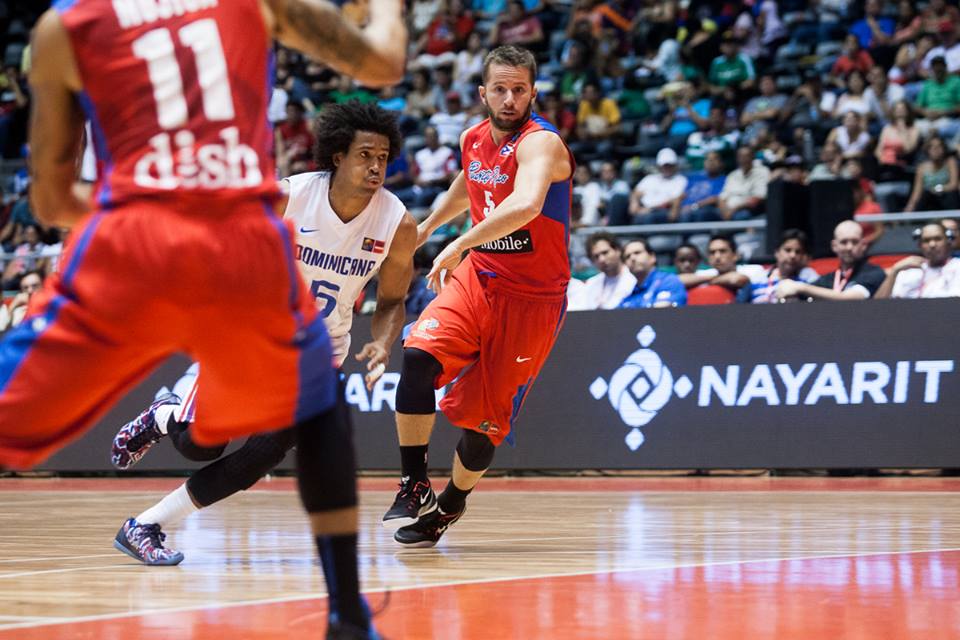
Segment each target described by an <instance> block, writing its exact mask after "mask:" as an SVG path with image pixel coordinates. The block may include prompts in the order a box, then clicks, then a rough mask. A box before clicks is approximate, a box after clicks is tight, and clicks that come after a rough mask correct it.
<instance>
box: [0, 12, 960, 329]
mask: <svg viewBox="0 0 960 640" xmlns="http://www.w3.org/2000/svg"><path fill="white" fill-rule="evenodd" d="M28 4H29V3H28ZM39 4H43V3H39ZM408 9H409V10H408V13H407V16H408V21H409V27H410V33H411V39H410V55H409V57H408V60H409V63H408V73H407V76H406V78H405V81H404V82H403V83H402V84H401V85H400V86H397V87H390V88H386V89H382V90H379V91H375V90H371V89H368V88H366V87H362V86H358V85H357V84H356V83H355V82H353V81H352V80H351V79H350V78H348V77H346V76H343V75H341V74H338V73H336V72H335V71H333V70H332V69H330V68H328V67H326V66H324V65H322V64H319V63H316V62H313V61H310V60H308V59H306V58H304V57H303V56H301V55H300V54H297V53H295V52H293V51H290V50H286V49H283V48H278V50H277V56H276V83H275V86H274V89H273V96H272V100H271V105H270V119H271V120H272V121H273V122H274V124H275V135H276V158H277V165H278V170H279V172H280V174H281V176H284V175H289V174H292V173H298V172H303V171H310V170H312V169H313V168H314V164H313V160H312V157H311V148H312V146H313V143H314V132H313V126H312V122H313V116H314V115H315V114H316V113H317V112H319V111H320V110H322V109H323V107H324V105H325V104H327V103H341V102H345V101H349V100H359V101H361V102H376V103H378V104H379V105H381V106H382V107H384V108H386V109H389V110H392V111H395V112H396V113H397V114H398V116H399V120H400V125H401V129H402V131H403V134H404V140H405V147H404V150H403V153H401V154H400V156H399V157H398V158H397V159H396V160H395V161H394V162H393V163H392V164H391V166H390V168H389V170H388V175H387V178H386V185H387V187H388V188H389V189H391V190H393V191H394V192H395V193H396V194H397V195H398V196H399V197H400V198H401V199H402V200H403V202H404V203H405V204H406V205H407V206H408V208H409V209H410V210H411V211H412V212H413V213H414V214H415V215H418V216H422V215H424V214H425V213H426V212H427V211H429V209H430V207H431V206H432V204H433V202H434V201H435V199H436V198H437V197H438V195H439V194H440V193H442V192H443V191H444V189H446V187H447V186H448V185H449V184H450V181H451V180H452V178H453V177H454V176H455V174H456V172H457V171H458V169H459V150H458V149H457V144H458V140H459V136H460V133H461V132H462V131H464V130H465V129H466V128H467V127H469V126H471V125H472V124H473V123H475V122H479V121H480V120H482V119H483V118H484V117H486V112H485V109H484V107H483V105H482V104H481V103H480V101H479V97H478V92H477V89H476V87H477V84H478V82H479V80H480V73H481V69H482V61H483V57H484V55H485V54H486V52H487V51H488V50H489V49H490V48H492V47H495V46H497V45H500V44H510V43H512V44H520V45H523V46H525V47H528V48H530V49H531V50H532V51H534V52H535V54H536V56H537V58H538V60H539V63H540V66H539V75H538V78H537V87H538V91H539V95H538V98H537V103H536V109H537V110H538V111H539V112H540V113H541V114H542V115H543V116H544V117H545V118H547V119H548V120H549V121H551V122H552V123H553V124H555V125H556V127H557V128H558V130H559V131H560V132H561V135H562V136H563V137H564V139H565V140H566V142H567V144H568V145H569V146H570V148H571V150H572V151H573V153H574V154H575V156H576V160H577V171H576V175H575V180H574V182H575V187H574V203H575V206H574V212H575V217H574V220H573V227H574V228H577V227H583V226H589V227H597V226H599V227H603V226H607V227H617V226H622V225H627V224H650V223H660V224H672V223H682V222H703V223H709V222H715V221H724V220H749V219H754V218H758V217H762V216H763V215H764V214H765V212H766V209H767V198H768V191H769V188H770V185H771V184H772V183H774V182H776V181H785V182H789V183H798V184H810V183H813V182H817V181H823V180H843V181H844V182H843V184H845V185H849V188H850V189H851V190H852V202H853V203H854V204H853V206H854V209H853V210H852V211H850V214H851V216H852V215H854V214H856V213H881V212H897V211H937V210H944V209H954V208H958V207H960V172H958V164H957V157H956V154H957V150H958V144H960V10H958V8H957V6H956V2H955V0H927V1H926V2H911V1H908V0H901V1H899V2H895V1H893V0H890V1H886V2H885V1H884V0H865V1H862V2H861V1H859V0H684V1H682V2H681V1H679V0H411V1H410V3H409V6H408ZM40 10H42V7H40V6H32V7H26V8H24V7H21V6H20V5H19V4H17V5H13V4H11V3H7V2H4V1H3V0H0V34H3V35H2V36H0V44H2V47H3V56H4V57H3V62H4V67H3V74H2V75H0V153H2V156H3V158H4V159H5V161H8V162H9V161H16V160H17V159H21V161H22V160H23V159H24V158H25V157H26V150H25V148H24V142H25V123H26V114H27V112H28V107H29V99H30V94H29V83H28V74H29V66H28V62H27V61H28V59H29V58H28V55H27V42H28V31H29V26H30V25H31V24H32V23H33V21H34V20H35V18H36V16H37V14H38V13H39V11H40ZM342 11H343V12H344V14H345V15H347V16H348V17H350V18H351V19H352V20H354V21H355V22H356V23H357V24H363V22H364V21H365V20H366V14H367V11H368V5H367V3H366V2H363V0H347V1H346V2H344V3H343V4H342ZM17 171H20V173H19V174H18V173H17ZM0 174H2V175H3V176H5V177H4V178H3V182H2V183H0V187H2V189H3V198H4V200H3V205H4V206H3V210H2V213H3V216H2V217H0V220H2V221H3V224H2V225H0V229H2V230H0V244H2V250H3V253H4V256H5V261H4V264H3V271H2V278H3V282H2V284H3V288H4V290H5V291H7V292H8V295H7V299H8V306H9V302H10V299H11V297H15V296H17V295H20V293H21V290H22V287H21V283H22V280H23V279H24V277H25V276H26V274H28V273H37V274H39V275H40V276H41V277H42V276H43V275H45V274H47V273H49V271H50V269H51V268H52V267H53V266H54V265H55V262H56V255H57V254H58V248H59V247H60V246H62V243H61V241H62V238H60V237H59V235H58V233H57V231H56V230H50V229H43V228H40V227H38V226H36V223H35V221H34V220H33V219H32V216H31V215H30V210H29V204H28V203H27V199H26V197H25V196H26V194H27V190H28V185H27V181H26V180H25V179H24V177H23V176H24V174H23V172H22V168H17V167H16V166H14V169H13V170H11V171H4V172H0ZM468 224H469V221H468V220H467V219H466V218H461V219H458V220H455V221H454V222H452V223H450V224H448V225H445V226H444V227H443V228H442V229H441V230H439V231H438V232H437V233H438V235H439V238H435V240H436V241H437V242H438V243H439V241H440V240H442V239H443V238H447V239H449V238H452V237H454V236H456V235H457V234H459V233H461V232H462V231H463V230H464V228H465V227H466V225H468ZM882 230H883V228H882V226H881V225H861V232H862V234H863V237H862V238H861V240H860V244H861V245H862V246H863V247H868V246H869V245H870V244H871V243H872V242H874V241H875V240H876V239H877V237H878V236H879V235H880V234H881V233H882ZM848 231H849V229H848ZM611 239H613V241H612V242H611ZM683 240H684V241H685V240H687V238H683ZM690 240H693V239H692V238H691V239H690ZM699 240H700V241H699V242H693V243H692V244H689V245H687V246H684V247H681V249H683V251H682V252H681V253H683V252H686V253H687V254H688V255H687V256H686V257H685V258H684V259H683V260H681V263H682V264H689V263H690V262H691V260H692V258H693V256H692V254H691V251H692V250H695V251H696V252H697V254H696V255H697V258H698V259H697V261H696V262H697V264H699V266H700V267H706V266H707V265H709V266H710V268H711V269H712V271H710V270H707V269H705V268H701V269H696V268H694V269H692V270H689V269H686V271H687V272H686V273H684V272H681V273H679V274H678V275H677V281H676V282H674V281H673V280H672V279H670V278H662V279H661V278H660V277H659V276H658V275H656V274H657V273H658V269H657V262H656V260H655V259H654V262H653V263H650V260H651V256H653V257H654V258H655V257H656V254H657V253H660V254H661V259H660V266H664V265H665V264H666V263H667V262H668V260H667V256H666V255H663V254H664V252H663V251H662V249H661V248H660V247H657V246H655V243H654V244H651V243H648V242H645V241H640V242H629V243H626V246H624V247H623V254H622V255H621V248H620V247H619V242H617V241H616V240H615V239H614V238H613V237H612V236H611V238H609V239H607V240H604V241H601V242H593V243H591V242H586V243H585V242H584V237H583V236H577V235H576V234H575V235H574V240H573V243H572V246H571V251H572V256H573V259H574V260H573V262H574V265H575V273H576V275H577V276H578V277H579V278H581V279H583V280H585V281H586V282H585V283H584V284H583V285H582V286H581V285H580V284H575V285H574V289H575V290H577V291H589V292H591V293H590V295H589V296H588V297H590V298H591V299H592V300H596V301H598V302H597V305H598V306H599V307H602V308H609V305H611V304H613V303H612V302H611V301H612V300H613V299H614V298H620V297H621V293H623V290H624V288H625V287H626V286H627V285H626V284H625V283H626V282H628V276H629V277H632V278H633V279H634V281H636V280H637V279H638V278H639V277H640V276H643V280H641V282H640V285H639V286H640V288H639V289H637V290H634V289H635V288H636V287H637V286H638V285H637V284H636V282H634V283H633V286H632V287H631V288H630V292H629V293H628V294H627V295H625V296H622V298H621V300H622V299H623V298H626V299H634V301H635V302H634V304H641V302H642V301H643V300H647V299H651V298H652V299H653V300H654V301H655V302H657V303H663V302H664V301H669V304H681V303H682V302H681V300H682V299H685V297H686V292H687V291H688V290H692V289H690V287H692V288H699V287H704V286H706V287H710V286H719V287H721V288H723V287H727V288H728V289H731V290H734V289H735V290H736V294H735V295H736V296H740V297H741V299H753V300H754V301H758V300H763V299H765V298H766V299H769V300H774V299H779V298H781V297H788V296H783V295H781V294H782V293H783V291H784V290H787V289H790V287H791V286H792V285H784V286H783V287H781V289H780V290H779V292H778V286H780V285H778V284H777V283H778V282H779V281H781V280H783V281H789V282H793V281H794V276H797V277H799V279H800V280H805V279H810V278H812V276H809V274H806V275H804V274H805V272H804V271H803V269H802V268H801V269H799V270H797V269H796V265H797V264H799V263H800V262H803V260H802V259H798V258H797V257H796V256H797V255H799V254H798V252H800V253H802V254H803V255H806V254H805V253H804V252H807V248H806V247H805V246H802V245H805V244H806V239H805V238H803V237H799V236H798V237H795V238H793V239H792V240H788V241H786V243H785V244H783V243H781V245H780V248H779V249H778V251H777V254H776V255H775V256H773V257H772V259H771V260H770V262H771V263H774V266H773V267H770V268H763V267H757V268H752V267H753V266H751V265H740V266H737V256H738V255H740V257H741V258H745V257H748V256H747V255H746V254H748V253H750V252H749V251H748V250H747V247H745V246H741V247H740V251H739V254H738V248H737V246H736V243H735V241H734V240H733V239H732V238H726V237H714V238H713V239H711V240H709V241H708V240H707V237H701V238H700V239H699ZM796 245H801V246H796ZM435 246H436V244H435V245H434V247H435ZM605 252H606V253H609V254H611V256H612V254H617V258H616V260H613V258H612V257H611V258H609V259H607V260H604V259H603V258H602V256H601V254H603V253H605ZM701 253H703V254H705V260H704V259H702V258H700V254H701ZM781 254H782V255H781ZM788 254H789V255H788ZM425 256H426V257H425ZM791 256H793V257H791ZM428 257H429V256H428V254H423V255H421V257H420V259H421V261H422V263H423V264H429V259H428ZM702 262H706V263H707V264H700V263H702ZM754 266H755V265H754ZM761 272H762V274H763V275H762V276H761V275H760V274H761ZM593 274H597V275H596V276H594V277H593V279H590V280H588V279H587V278H588V277H590V276H591V275H593ZM652 276H655V279H656V280H657V281H658V283H659V284H658V287H653V288H649V287H647V285H646V284H645V281H646V280H647V279H649V278H650V277H652ZM688 276H689V277H688ZM808 276H809V277H808ZM596 278H601V280H597V279H596ZM610 279H612V280H610ZM661 280H662V282H661ZM678 283H679V287H678ZM691 283H694V284H691ZM420 284H422V283H415V285H414V291H415V292H419V293H418V296H414V297H416V298H417V299H418V300H420V301H419V302H416V303H415V304H414V306H416V305H417V304H421V303H422V300H421V298H423V296H425V295H427V294H425V293H424V292H422V291H420V289H417V287H418V286H419V285H420ZM648 284H649V285H650V286H651V287H652V285H653V284H654V283H653V282H652V281H651V282H650V283H648ZM734 284H736V285H737V286H736V287H733V286H732V285H734ZM660 286H662V289H661V288H659V287H660ZM648 289H649V290H648ZM23 293H29V292H27V291H23ZM795 293H796V292H795ZM871 293H872V292H871ZM421 294H422V295H421ZM700 295H702V294H700V293H697V294H696V295H695V297H696V296H700ZM797 295H802V292H800V293H798V294H797ZM807 297H812V296H807ZM619 302H620V300H617V304H619ZM2 322H3V316H0V323H2ZM0 329H2V327H0Z"/></svg>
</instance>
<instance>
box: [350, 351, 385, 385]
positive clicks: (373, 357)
mask: <svg viewBox="0 0 960 640" xmlns="http://www.w3.org/2000/svg"><path fill="white" fill-rule="evenodd" d="M356 358H357V361H358V362H363V361H364V360H368V362H367V375H365V376H364V378H363V379H364V381H365V382H366V384H367V391H370V390H371V389H373V385H375V384H376V383H377V380H379V379H380V376H382V375H383V372H384V371H386V370H387V360H389V359H390V352H389V351H387V348H386V347H384V346H383V345H382V344H381V343H379V342H368V343H367V344H365V345H363V349H360V353H358V354H357V355H356Z"/></svg>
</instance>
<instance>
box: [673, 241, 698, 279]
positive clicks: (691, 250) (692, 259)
mask: <svg viewBox="0 0 960 640" xmlns="http://www.w3.org/2000/svg"><path fill="white" fill-rule="evenodd" d="M702 262H703V256H702V255H700V249H698V248H697V245H695V244H690V243H689V242H685V243H683V244H682V245H680V246H679V247H677V248H676V249H675V250H674V251H673V268H674V269H676V270H677V276H678V277H679V278H680V282H683V276H688V275H690V274H692V273H696V272H697V270H698V269H699V268H700V263H702ZM684 286H686V283H684ZM688 288H689V287H688Z"/></svg>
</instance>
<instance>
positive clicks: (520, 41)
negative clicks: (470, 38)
mask: <svg viewBox="0 0 960 640" xmlns="http://www.w3.org/2000/svg"><path fill="white" fill-rule="evenodd" d="M488 42H489V44H490V46H491V47H497V46H500V45H505V44H515V45H519V46H521V47H526V48H527V49H531V50H532V51H540V50H543V49H544V47H545V45H546V38H545V37H544V35H543V25H542V24H541V23H540V18H538V17H537V16H536V15H532V14H528V13H527V12H526V10H525V9H524V8H523V2H521V1H520V0H511V1H510V3H509V4H508V5H507V13H506V14H504V15H501V16H500V17H499V18H498V19H497V22H496V24H494V25H493V29H492V30H491V31H490V38H489V41H488Z"/></svg>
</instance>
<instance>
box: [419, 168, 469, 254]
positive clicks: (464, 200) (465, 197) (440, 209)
mask: <svg viewBox="0 0 960 640" xmlns="http://www.w3.org/2000/svg"><path fill="white" fill-rule="evenodd" d="M468 208H470V196H469V194H467V182H466V178H464V176H463V171H461V172H460V173H458V174H457V177H456V178H454V179H453V182H452V183H450V188H449V189H447V191H446V193H444V194H443V195H442V196H441V197H440V201H439V203H438V204H437V208H436V209H434V210H433V211H432V212H430V215H429V216H427V217H426V218H425V219H424V220H423V222H421V223H420V225H419V226H418V227H417V247H422V246H423V245H424V244H425V243H426V242H427V240H428V239H429V238H430V236H432V235H433V232H434V231H436V230H437V229H439V228H440V227H442V226H443V225H444V224H446V223H448V222H450V221H451V220H453V219H454V218H456V217H457V216H458V215H460V214H461V213H463V212H464V211H466V210H467V209H468Z"/></svg>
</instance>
